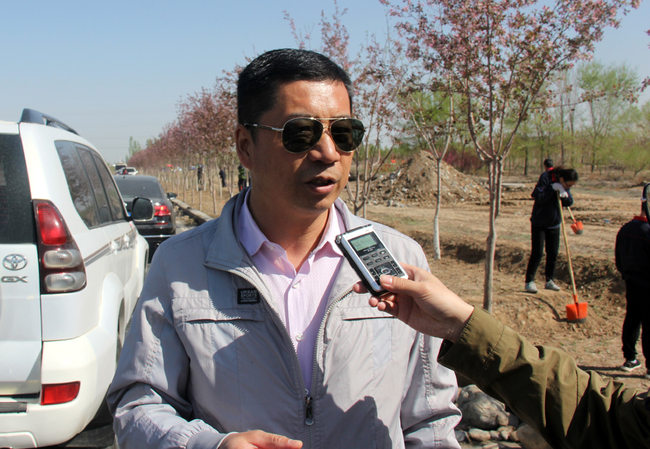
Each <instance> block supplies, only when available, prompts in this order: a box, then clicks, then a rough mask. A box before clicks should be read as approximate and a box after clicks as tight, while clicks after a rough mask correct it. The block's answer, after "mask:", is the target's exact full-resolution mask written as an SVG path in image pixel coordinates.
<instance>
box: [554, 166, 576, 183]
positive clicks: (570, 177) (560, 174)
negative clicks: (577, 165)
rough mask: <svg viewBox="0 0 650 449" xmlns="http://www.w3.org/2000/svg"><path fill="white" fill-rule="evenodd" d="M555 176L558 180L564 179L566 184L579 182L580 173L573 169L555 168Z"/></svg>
mask: <svg viewBox="0 0 650 449" xmlns="http://www.w3.org/2000/svg"><path fill="white" fill-rule="evenodd" d="M553 174H554V175H555V177H556V179H560V178H562V179H564V182H571V181H573V182H578V172H577V171H575V170H574V169H573V168H564V167H562V166H560V167H555V168H553Z"/></svg>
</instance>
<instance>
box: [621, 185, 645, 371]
mask: <svg viewBox="0 0 650 449" xmlns="http://www.w3.org/2000/svg"><path fill="white" fill-rule="evenodd" d="M648 185H650V184H648ZM648 185H646V187H645V188H644V190H643V192H644V195H643V197H642V199H641V206H642V207H641V214H639V215H636V216H634V218H633V219H632V220H630V221H628V222H627V223H625V224H624V225H623V227H621V229H620V231H618V234H617V235H616V248H615V259H616V268H617V269H618V271H619V272H620V273H621V276H622V277H623V280H624V281H625V297H626V299H627V305H626V308H625V309H626V310H625V320H624V321H623V332H622V338H621V339H622V341H623V357H625V363H623V365H622V366H621V369H622V370H623V371H627V372H630V371H633V370H635V369H637V368H639V367H640V366H641V362H639V361H638V360H637V358H636V355H637V351H636V343H637V341H638V340H639V334H640V333H641V331H642V332H643V334H642V336H641V347H642V350H643V356H644V357H645V365H646V368H647V369H648V371H646V374H645V377H646V379H650V295H649V294H648V292H649V291H650V224H648V218H647V217H645V216H643V209H644V207H643V206H644V205H647V202H648V199H647V197H646V194H647V187H648Z"/></svg>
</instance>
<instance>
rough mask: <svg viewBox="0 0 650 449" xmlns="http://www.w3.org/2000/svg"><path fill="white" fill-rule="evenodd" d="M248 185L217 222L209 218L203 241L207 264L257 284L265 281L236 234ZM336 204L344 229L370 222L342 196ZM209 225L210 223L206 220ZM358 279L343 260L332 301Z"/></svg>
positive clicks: (233, 198) (232, 199)
mask: <svg viewBox="0 0 650 449" xmlns="http://www.w3.org/2000/svg"><path fill="white" fill-rule="evenodd" d="M248 189H250V187H247V188H246V189H244V190H243V191H241V192H240V193H238V194H237V195H235V196H234V197H232V198H231V199H230V200H229V201H228V202H227V203H226V204H225V205H224V207H223V210H222V211H221V215H220V217H219V218H218V219H216V220H214V223H212V222H209V223H212V226H214V227H215V229H214V232H213V233H206V238H208V239H210V240H209V241H206V242H204V244H205V246H206V247H207V248H208V250H207V253H206V257H205V262H204V265H206V266H208V267H211V268H217V269H221V270H225V271H230V272H238V273H239V274H241V275H243V276H244V277H246V278H248V279H249V280H250V281H251V282H253V283H255V284H257V285H263V284H264V282H263V281H262V277H261V276H260V274H259V272H258V271H257V268H255V265H254V264H253V261H252V260H251V258H250V255H249V254H248V252H247V251H246V249H244V247H243V245H242V244H241V243H240V242H239V236H238V235H237V216H238V215H239V210H240V209H241V207H242V206H243V204H244V199H245V198H246V191H247V190H248ZM334 207H336V209H337V210H338V212H339V213H340V214H341V217H343V222H344V225H345V230H350V229H354V228H356V227H359V226H363V225H365V224H367V223H368V222H367V221H366V220H364V219H363V218H361V217H358V216H356V215H354V214H352V213H351V212H350V210H349V209H348V208H347V206H346V205H345V203H344V202H343V201H342V200H341V199H340V198H337V199H336V201H335V202H334ZM206 225H208V224H207V223H206ZM206 225H204V226H206ZM358 280H359V279H358V277H357V276H356V274H355V272H354V270H353V269H352V267H351V266H350V264H349V263H348V262H347V260H343V262H342V265H341V269H340V270H339V274H338V276H337V278H336V280H335V282H334V286H333V288H332V294H331V295H332V297H331V298H330V301H331V300H332V299H335V298H336V297H337V296H339V295H341V294H342V293H343V292H345V291H348V290H349V289H350V287H351V286H352V284H354V283H356V282H357V281H358Z"/></svg>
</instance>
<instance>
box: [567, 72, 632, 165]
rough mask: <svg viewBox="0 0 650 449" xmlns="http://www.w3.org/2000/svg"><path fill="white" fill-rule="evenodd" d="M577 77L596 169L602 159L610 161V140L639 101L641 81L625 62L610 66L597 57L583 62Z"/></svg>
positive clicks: (584, 127)
mask: <svg viewBox="0 0 650 449" xmlns="http://www.w3.org/2000/svg"><path fill="white" fill-rule="evenodd" d="M577 81H578V87H579V88H580V89H581V90H582V92H583V93H582V100H583V101H584V102H585V103H586V114H585V115H586V117H585V120H584V123H583V133H584V135H585V143H586V148H587V151H588V155H589V163H590V165H591V172H592V173H593V172H594V170H595V167H596V166H597V165H598V164H599V163H604V162H607V158H606V157H605V156H606V150H607V148H606V146H607V142H608V140H609V139H610V138H611V137H612V136H613V134H614V133H615V131H616V129H617V127H618V126H620V125H621V123H622V119H623V118H624V117H625V116H626V114H627V113H628V112H629V109H630V107H631V106H632V104H633V103H635V102H636V100H637V95H638V92H639V81H638V77H637V74H636V72H635V71H634V70H632V69H630V68H629V67H627V66H626V65H624V64H623V65H610V66H606V65H604V64H602V63H601V62H597V61H594V62H590V63H587V64H583V65H581V66H580V67H579V68H578V79H577Z"/></svg>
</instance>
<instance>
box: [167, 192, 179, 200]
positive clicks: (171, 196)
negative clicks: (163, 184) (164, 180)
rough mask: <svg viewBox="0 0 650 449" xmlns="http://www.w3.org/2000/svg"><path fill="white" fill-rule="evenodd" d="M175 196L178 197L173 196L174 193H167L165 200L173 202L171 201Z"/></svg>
mask: <svg viewBox="0 0 650 449" xmlns="http://www.w3.org/2000/svg"><path fill="white" fill-rule="evenodd" d="M177 196H178V195H177V194H175V193H174V192H167V198H169V199H170V200H173V199H174V198H176V197H177Z"/></svg>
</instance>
